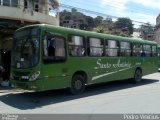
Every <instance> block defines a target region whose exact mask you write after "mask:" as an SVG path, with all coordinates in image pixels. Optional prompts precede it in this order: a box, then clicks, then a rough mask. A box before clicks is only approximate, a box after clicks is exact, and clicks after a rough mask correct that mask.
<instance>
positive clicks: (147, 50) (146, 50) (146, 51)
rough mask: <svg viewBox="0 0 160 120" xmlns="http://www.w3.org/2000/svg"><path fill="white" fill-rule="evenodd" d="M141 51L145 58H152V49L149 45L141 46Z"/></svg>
mask: <svg viewBox="0 0 160 120" xmlns="http://www.w3.org/2000/svg"><path fill="white" fill-rule="evenodd" d="M143 51H144V54H145V56H146V57H151V56H152V49H151V45H143Z"/></svg>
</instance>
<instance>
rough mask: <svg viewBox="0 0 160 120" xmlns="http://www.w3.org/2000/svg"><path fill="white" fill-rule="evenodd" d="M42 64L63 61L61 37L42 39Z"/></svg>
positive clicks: (63, 46)
mask: <svg viewBox="0 0 160 120" xmlns="http://www.w3.org/2000/svg"><path fill="white" fill-rule="evenodd" d="M43 44H44V47H43V48H44V62H45V63H52V62H59V61H64V60H65V42H64V38H63V37H61V36H49V37H47V36H46V37H45V39H44V42H43Z"/></svg>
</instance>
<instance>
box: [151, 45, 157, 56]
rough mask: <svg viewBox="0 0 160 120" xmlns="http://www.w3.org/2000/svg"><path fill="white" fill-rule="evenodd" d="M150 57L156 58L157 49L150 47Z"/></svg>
mask: <svg viewBox="0 0 160 120" xmlns="http://www.w3.org/2000/svg"><path fill="white" fill-rule="evenodd" d="M152 56H153V57H156V56H157V47H156V46H152Z"/></svg>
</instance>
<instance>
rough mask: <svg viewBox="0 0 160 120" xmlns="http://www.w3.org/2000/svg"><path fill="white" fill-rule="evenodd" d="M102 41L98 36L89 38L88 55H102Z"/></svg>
mask: <svg viewBox="0 0 160 120" xmlns="http://www.w3.org/2000/svg"><path fill="white" fill-rule="evenodd" d="M103 53H104V51H103V41H102V40H101V39H98V38H89V55H90V56H103Z"/></svg>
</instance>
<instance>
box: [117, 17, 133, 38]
mask: <svg viewBox="0 0 160 120" xmlns="http://www.w3.org/2000/svg"><path fill="white" fill-rule="evenodd" d="M114 28H115V29H121V30H123V29H126V30H128V34H129V35H131V34H132V33H133V24H132V21H131V20H130V19H129V18H118V20H117V21H116V22H115V23H114Z"/></svg>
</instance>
